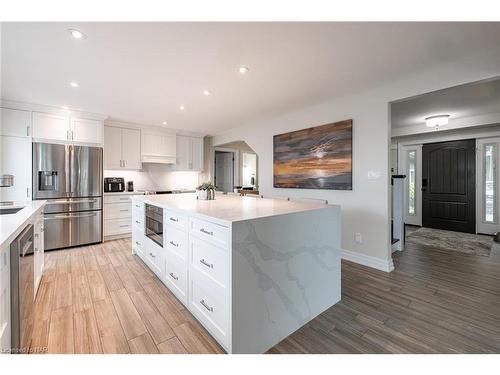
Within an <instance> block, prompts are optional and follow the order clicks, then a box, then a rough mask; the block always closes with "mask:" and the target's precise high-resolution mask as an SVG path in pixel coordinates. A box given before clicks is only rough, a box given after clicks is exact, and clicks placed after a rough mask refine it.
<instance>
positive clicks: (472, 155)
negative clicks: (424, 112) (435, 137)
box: [422, 139, 476, 233]
mask: <svg viewBox="0 0 500 375" xmlns="http://www.w3.org/2000/svg"><path fill="white" fill-rule="evenodd" d="M475 148H476V141H475V140H474V139H470V140H463V141H452V142H440V143H430V144H425V145H423V147H422V208H423V210H422V211H423V215H422V225H423V226H424V227H428V228H436V229H445V230H453V231H458V232H467V233H475V231H476V203H475V200H476V197H475V195H476V151H475Z"/></svg>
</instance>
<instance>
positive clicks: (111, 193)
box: [104, 191, 144, 196]
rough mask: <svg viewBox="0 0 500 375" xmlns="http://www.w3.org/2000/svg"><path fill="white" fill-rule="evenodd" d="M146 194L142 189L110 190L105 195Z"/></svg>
mask: <svg viewBox="0 0 500 375" xmlns="http://www.w3.org/2000/svg"><path fill="white" fill-rule="evenodd" d="M141 194H142V195H144V192H140V191H118V192H110V193H104V196H106V195H141Z"/></svg>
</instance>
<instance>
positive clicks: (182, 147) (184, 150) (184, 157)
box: [176, 135, 191, 171]
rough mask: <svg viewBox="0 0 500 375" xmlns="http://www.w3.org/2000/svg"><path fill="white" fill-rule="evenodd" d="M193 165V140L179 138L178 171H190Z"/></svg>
mask: <svg viewBox="0 0 500 375" xmlns="http://www.w3.org/2000/svg"><path fill="white" fill-rule="evenodd" d="M190 163H191V139H190V138H189V137H185V136H183V135H179V136H177V160H176V169H177V170H178V171H188V170H189V165H190Z"/></svg>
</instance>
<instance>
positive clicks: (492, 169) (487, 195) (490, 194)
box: [483, 143, 497, 223]
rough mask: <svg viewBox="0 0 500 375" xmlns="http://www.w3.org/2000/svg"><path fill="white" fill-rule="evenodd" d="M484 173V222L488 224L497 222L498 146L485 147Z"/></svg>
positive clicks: (487, 145)
mask: <svg viewBox="0 0 500 375" xmlns="http://www.w3.org/2000/svg"><path fill="white" fill-rule="evenodd" d="M483 152H484V154H483V160H484V164H483V165H484V173H483V178H484V181H483V187H484V190H483V199H484V205H483V207H484V212H483V220H484V221H485V222H486V223H495V222H496V215H497V213H496V200H497V197H496V190H497V186H496V154H497V150H496V144H495V143H492V144H486V145H484V151H483Z"/></svg>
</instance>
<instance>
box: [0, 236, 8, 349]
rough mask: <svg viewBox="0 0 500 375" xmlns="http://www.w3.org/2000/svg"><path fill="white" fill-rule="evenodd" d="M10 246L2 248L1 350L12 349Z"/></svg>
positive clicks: (0, 295)
mask: <svg viewBox="0 0 500 375" xmlns="http://www.w3.org/2000/svg"><path fill="white" fill-rule="evenodd" d="M10 330H11V328H10V247H9V246H8V245H6V246H5V247H3V248H0V350H1V351H2V352H4V353H7V352H8V350H10V345H11V342H10Z"/></svg>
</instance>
